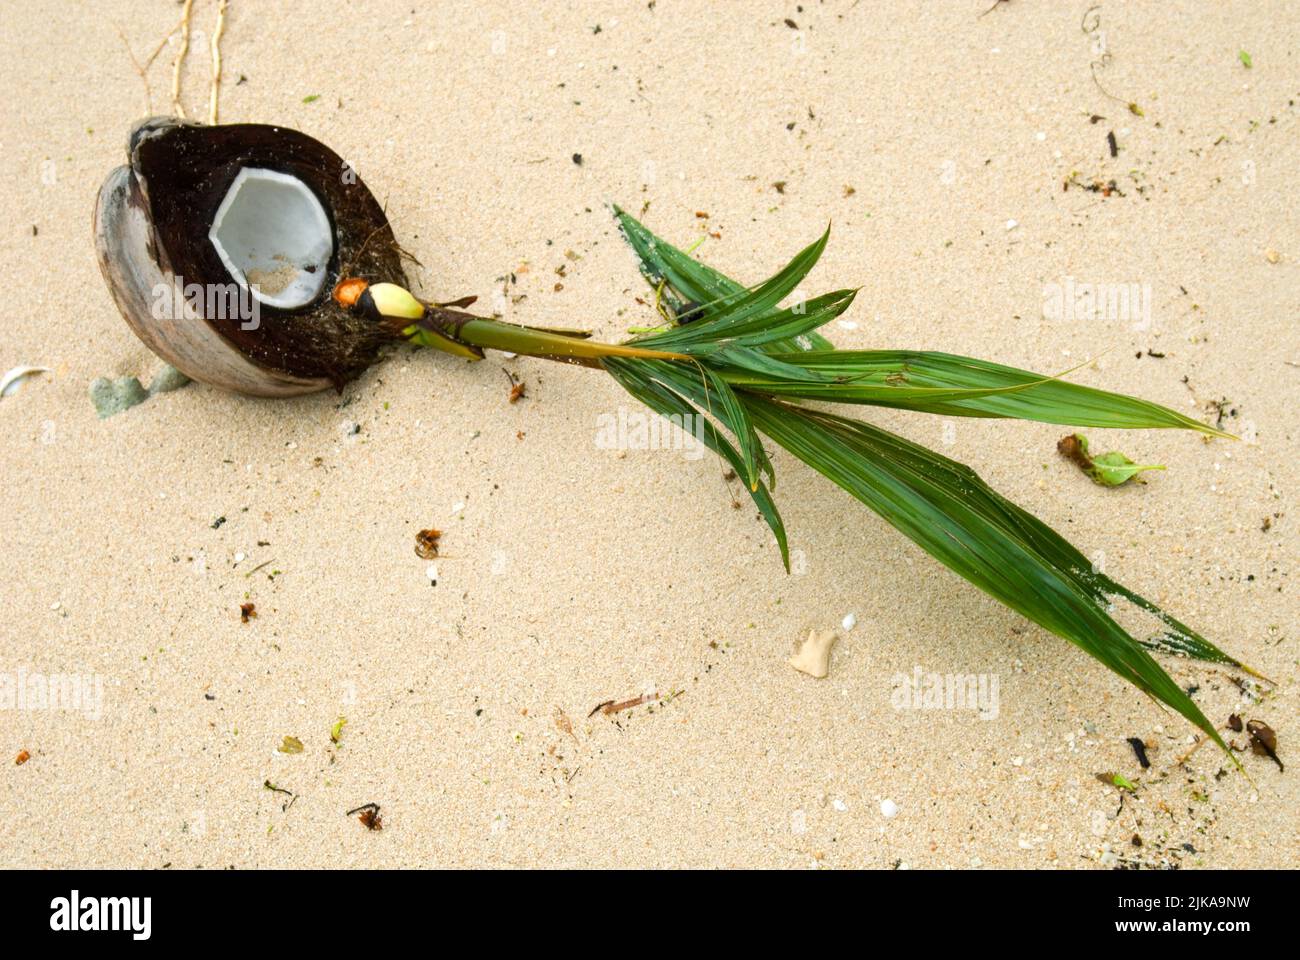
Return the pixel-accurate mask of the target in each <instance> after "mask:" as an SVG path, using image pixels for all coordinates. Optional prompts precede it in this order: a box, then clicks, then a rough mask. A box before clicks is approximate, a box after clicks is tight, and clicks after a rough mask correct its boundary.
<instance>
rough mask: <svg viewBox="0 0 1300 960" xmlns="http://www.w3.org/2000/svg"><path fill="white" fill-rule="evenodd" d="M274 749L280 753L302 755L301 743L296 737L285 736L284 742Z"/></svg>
mask: <svg viewBox="0 0 1300 960" xmlns="http://www.w3.org/2000/svg"><path fill="white" fill-rule="evenodd" d="M275 749H276V750H278V751H279V752H280V753H302V750H303V747H302V741H301V740H299V739H298V738H297V737H290V736H285V738H284V742H283V743H281V744H280V745H279V746H278V747H276V748H275Z"/></svg>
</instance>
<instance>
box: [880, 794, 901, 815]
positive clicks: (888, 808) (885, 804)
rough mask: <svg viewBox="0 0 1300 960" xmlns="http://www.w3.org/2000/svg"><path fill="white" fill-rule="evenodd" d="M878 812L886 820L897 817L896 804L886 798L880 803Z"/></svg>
mask: <svg viewBox="0 0 1300 960" xmlns="http://www.w3.org/2000/svg"><path fill="white" fill-rule="evenodd" d="M880 812H881V814H882V815H883V816H884V818H885V819H886V820H889V819H891V818H893V817H896V816H898V804H896V803H895V802H894V801H893V800H890V799H889V798H888V797H886V798H885V799H884V800H881V801H880Z"/></svg>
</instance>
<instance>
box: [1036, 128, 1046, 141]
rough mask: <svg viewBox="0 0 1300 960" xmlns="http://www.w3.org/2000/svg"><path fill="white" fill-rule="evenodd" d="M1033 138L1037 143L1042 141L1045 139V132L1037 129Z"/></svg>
mask: <svg viewBox="0 0 1300 960" xmlns="http://www.w3.org/2000/svg"><path fill="white" fill-rule="evenodd" d="M1034 139H1035V140H1037V141H1038V142H1039V143H1042V142H1043V141H1044V140H1046V139H1047V134H1045V133H1043V131H1041V130H1039V131H1038V132H1037V133H1036V134H1034Z"/></svg>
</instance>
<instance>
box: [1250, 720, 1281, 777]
mask: <svg viewBox="0 0 1300 960" xmlns="http://www.w3.org/2000/svg"><path fill="white" fill-rule="evenodd" d="M1246 732H1247V733H1248V734H1250V749H1251V752H1252V753H1254V754H1255V755H1256V756H1259V757H1268V758H1270V759H1271V760H1272V761H1273V762H1274V763H1276V764H1277V768H1278V770H1285V769H1286V767H1284V766H1282V761H1281V760H1280V759H1278V755H1277V734H1276V733H1275V732H1274V731H1273V728H1272V727H1270V726H1269V725H1268V724H1267V723H1265V722H1264V721H1263V720H1251V721H1250V722H1248V723H1247V724H1246Z"/></svg>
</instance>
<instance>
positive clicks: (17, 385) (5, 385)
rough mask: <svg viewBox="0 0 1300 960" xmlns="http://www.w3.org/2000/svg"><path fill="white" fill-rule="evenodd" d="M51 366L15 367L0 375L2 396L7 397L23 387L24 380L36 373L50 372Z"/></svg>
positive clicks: (0, 395)
mask: <svg viewBox="0 0 1300 960" xmlns="http://www.w3.org/2000/svg"><path fill="white" fill-rule="evenodd" d="M49 372H50V368H49V367H28V366H22V367H14V368H13V369H12V370H10V371H9V372H8V373H6V374H5V375H4V376H3V377H0V397H7V396H9V395H10V394H14V393H17V392H18V391H19V390H21V389H22V381H23V380H24V379H25V378H26V377H30V376H31V375H32V374H35V373H49Z"/></svg>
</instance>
